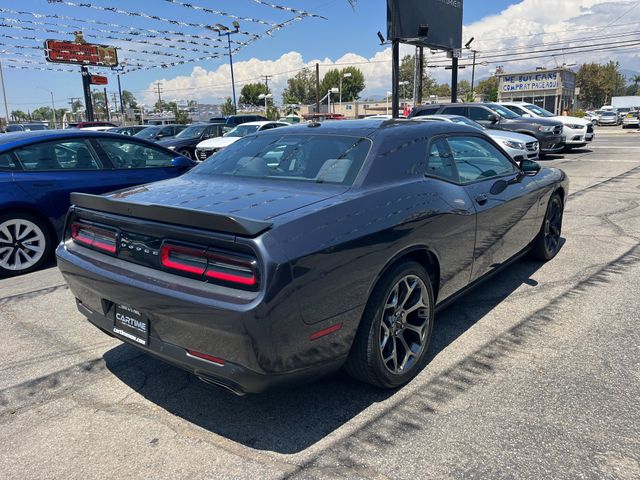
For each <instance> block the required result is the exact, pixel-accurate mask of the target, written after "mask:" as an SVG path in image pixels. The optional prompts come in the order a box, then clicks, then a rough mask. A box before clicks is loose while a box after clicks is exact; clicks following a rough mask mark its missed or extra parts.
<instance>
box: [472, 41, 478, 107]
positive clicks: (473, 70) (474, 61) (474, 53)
mask: <svg viewBox="0 0 640 480" xmlns="http://www.w3.org/2000/svg"><path fill="white" fill-rule="evenodd" d="M471 51H472V52H473V68H472V69H471V95H472V96H473V101H475V98H476V96H475V95H474V93H473V87H474V85H475V80H476V54H477V53H478V51H477V50H471Z"/></svg>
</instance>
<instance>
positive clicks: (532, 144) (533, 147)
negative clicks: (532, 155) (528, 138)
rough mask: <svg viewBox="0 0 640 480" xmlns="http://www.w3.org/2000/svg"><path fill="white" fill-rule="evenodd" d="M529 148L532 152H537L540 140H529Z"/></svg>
mask: <svg viewBox="0 0 640 480" xmlns="http://www.w3.org/2000/svg"><path fill="white" fill-rule="evenodd" d="M527 150H529V151H530V152H535V151H536V150H538V142H529V143H527Z"/></svg>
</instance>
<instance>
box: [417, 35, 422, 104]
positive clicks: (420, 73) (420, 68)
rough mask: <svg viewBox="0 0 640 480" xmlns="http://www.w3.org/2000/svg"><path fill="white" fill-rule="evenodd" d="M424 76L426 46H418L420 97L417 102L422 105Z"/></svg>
mask: <svg viewBox="0 0 640 480" xmlns="http://www.w3.org/2000/svg"><path fill="white" fill-rule="evenodd" d="M423 77H424V47H418V98H417V99H416V102H417V104H418V105H422V89H423V85H422V79H423Z"/></svg>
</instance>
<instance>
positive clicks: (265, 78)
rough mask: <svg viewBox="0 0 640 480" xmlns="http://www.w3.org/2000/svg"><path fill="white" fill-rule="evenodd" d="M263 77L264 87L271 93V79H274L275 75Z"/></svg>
mask: <svg viewBox="0 0 640 480" xmlns="http://www.w3.org/2000/svg"><path fill="white" fill-rule="evenodd" d="M262 76H263V77H264V86H265V87H267V93H269V79H270V78H271V77H273V75H262ZM265 95H266V93H265Z"/></svg>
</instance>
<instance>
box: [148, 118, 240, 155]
mask: <svg viewBox="0 0 640 480" xmlns="http://www.w3.org/2000/svg"><path fill="white" fill-rule="evenodd" d="M231 128H232V127H230V126H228V125H226V124H224V123H202V124H195V125H190V126H189V127H188V128H185V129H184V130H182V131H181V132H180V133H178V134H177V135H176V136H175V137H173V138H169V139H166V140H160V141H158V144H159V145H162V146H163V147H167V148H168V149H170V150H174V151H176V152H178V154H180V155H182V156H183V157H187V158H193V159H195V158H196V145H197V144H198V143H200V142H202V141H203V140H208V139H209V138H216V137H221V136H222V135H224V134H225V133H227V132H228V131H229V130H231Z"/></svg>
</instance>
